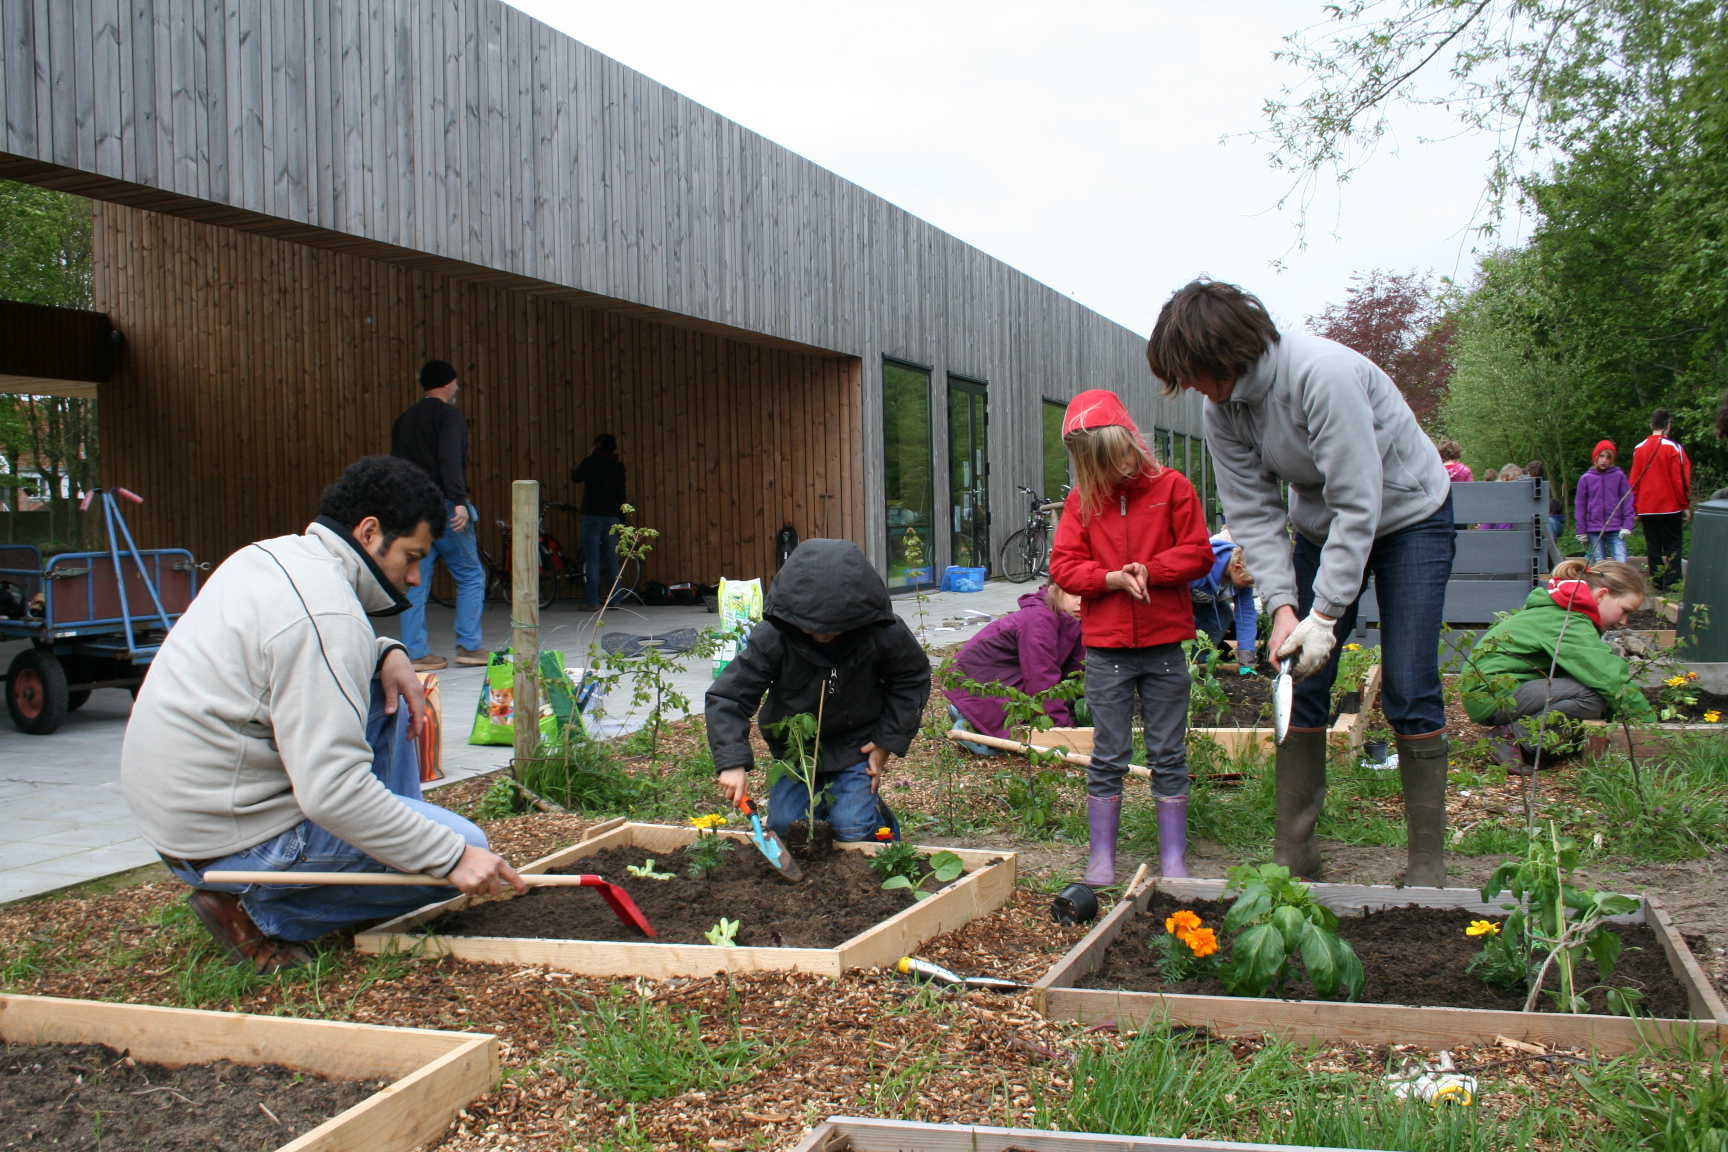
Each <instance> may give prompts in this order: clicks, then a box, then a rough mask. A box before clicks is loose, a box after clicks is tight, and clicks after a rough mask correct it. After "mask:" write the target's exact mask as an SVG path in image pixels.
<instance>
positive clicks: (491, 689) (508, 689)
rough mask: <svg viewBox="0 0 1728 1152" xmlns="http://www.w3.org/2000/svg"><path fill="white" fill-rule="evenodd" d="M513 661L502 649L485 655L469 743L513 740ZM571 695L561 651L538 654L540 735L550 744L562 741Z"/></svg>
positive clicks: (568, 716) (567, 720)
mask: <svg viewBox="0 0 1728 1152" xmlns="http://www.w3.org/2000/svg"><path fill="white" fill-rule="evenodd" d="M515 682H516V662H515V657H514V655H513V654H512V653H511V652H510V651H509V650H508V649H506V650H505V651H503V652H493V653H492V654H491V655H490V656H488V657H487V661H486V679H485V682H484V683H482V684H481V686H480V700H479V703H478V704H477V705H476V706H475V709H474V728H473V731H471V732H470V733H469V735H468V743H470V744H514V743H515V742H516V727H515V724H516V692H515V687H516V683H515ZM575 703H576V699H575V695H574V693H573V692H572V691H571V685H570V678H569V677H568V676H567V675H566V674H565V672H564V654H563V653H562V652H554V651H545V652H542V653H540V737H541V739H543V740H546V741H549V742H551V743H553V744H558V743H561V742H562V741H563V738H564V730H565V728H566V727H568V725H569V724H570V715H571V713H572V712H573V711H574V710H575Z"/></svg>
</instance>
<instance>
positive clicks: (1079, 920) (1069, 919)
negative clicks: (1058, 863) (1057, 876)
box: [1050, 884, 1098, 924]
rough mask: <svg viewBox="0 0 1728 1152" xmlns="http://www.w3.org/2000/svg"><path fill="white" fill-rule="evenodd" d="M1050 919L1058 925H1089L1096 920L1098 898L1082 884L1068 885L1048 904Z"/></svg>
mask: <svg viewBox="0 0 1728 1152" xmlns="http://www.w3.org/2000/svg"><path fill="white" fill-rule="evenodd" d="M1050 917H1051V919H1053V920H1055V921H1056V923H1058V924H1090V923H1091V922H1092V921H1094V920H1096V919H1097V918H1098V896H1097V894H1096V893H1094V892H1093V891H1092V889H1090V888H1088V887H1086V885H1084V884H1070V885H1068V887H1066V888H1064V889H1062V892H1061V894H1060V895H1058V896H1057V897H1056V899H1055V900H1053V901H1051V902H1050Z"/></svg>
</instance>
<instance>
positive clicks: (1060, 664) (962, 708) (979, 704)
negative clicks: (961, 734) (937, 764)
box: [943, 584, 1086, 756]
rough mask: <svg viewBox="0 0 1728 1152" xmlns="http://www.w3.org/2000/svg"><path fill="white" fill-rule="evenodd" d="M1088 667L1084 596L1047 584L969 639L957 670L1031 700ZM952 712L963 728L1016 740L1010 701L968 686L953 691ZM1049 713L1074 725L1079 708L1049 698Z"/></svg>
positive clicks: (986, 751) (990, 751) (989, 751)
mask: <svg viewBox="0 0 1728 1152" xmlns="http://www.w3.org/2000/svg"><path fill="white" fill-rule="evenodd" d="M1085 663H1086V646H1085V645H1084V644H1083V643H1081V640H1080V597H1078V596H1076V595H1074V594H1073V593H1072V592H1064V591H1062V589H1060V588H1058V587H1056V585H1054V584H1046V585H1044V587H1042V588H1040V589H1038V590H1037V591H1036V592H1028V593H1026V594H1025V595H1024V596H1022V597H1020V610H1019V611H1017V612H1010V613H1009V614H1008V615H1006V616H1004V617H1002V618H1001V619H1000V620H993V621H991V622H990V623H988V624H986V625H985V626H984V627H983V629H982V630H981V631H980V632H979V633H978V635H976V636H974V637H972V639H970V640H968V641H966V643H965V645H964V646H963V647H961V649H960V655H959V656H958V657H956V658H955V661H954V667H955V668H956V669H957V670H958V671H959V672H960V673H961V674H962V675H964V676H965V677H966V678H967V679H969V680H971V681H973V682H974V683H976V684H1006V685H1007V686H1008V687H1010V688H1017V689H1019V690H1020V691H1021V692H1024V693H1026V694H1027V695H1029V696H1032V695H1036V694H1037V693H1039V692H1043V691H1045V690H1046V689H1049V688H1053V687H1055V686H1056V685H1057V684H1060V683H1061V682H1062V680H1063V678H1064V677H1066V676H1067V675H1068V674H1069V673H1070V672H1077V671H1079V670H1080V669H1081V668H1082V667H1084V666H1085ZM943 695H944V696H946V697H948V710H949V713H950V715H951V716H952V717H954V718H955V719H956V720H957V721H958V722H960V724H959V726H960V727H962V728H966V729H968V730H969V731H972V732H982V733H984V734H985V735H986V736H1000V737H1002V738H1004V739H1011V738H1012V737H1010V736H1009V734H1008V725H1007V715H1006V713H1005V712H1004V711H1003V704H1004V703H1005V702H1006V698H1005V697H1002V696H979V695H977V694H975V693H972V692H968V691H967V690H966V689H964V688H950V689H948V690H947V691H945V692H944V693H943ZM1044 711H1045V713H1046V714H1048V715H1049V717H1050V719H1051V720H1054V721H1055V722H1056V726H1057V727H1058V728H1072V727H1073V726H1074V710H1073V707H1072V706H1071V705H1070V704H1069V703H1068V701H1066V700H1047V701H1045V703H1044ZM967 748H969V749H971V750H972V751H974V752H977V753H979V754H980V755H984V756H994V755H996V749H994V748H990V747H986V746H985V745H983V744H968V745H967Z"/></svg>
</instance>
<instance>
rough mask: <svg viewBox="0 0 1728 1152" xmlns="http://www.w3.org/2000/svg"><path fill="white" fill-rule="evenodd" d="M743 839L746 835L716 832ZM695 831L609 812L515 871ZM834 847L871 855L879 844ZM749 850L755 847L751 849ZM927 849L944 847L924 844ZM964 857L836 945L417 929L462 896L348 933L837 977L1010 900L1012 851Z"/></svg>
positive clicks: (573, 967)
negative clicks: (926, 889) (933, 888)
mask: <svg viewBox="0 0 1728 1152" xmlns="http://www.w3.org/2000/svg"><path fill="white" fill-rule="evenodd" d="M720 834H721V835H723V836H730V837H731V838H733V839H734V840H738V841H741V842H742V843H741V846H742V847H746V848H748V847H749V840H750V837H749V834H748V833H744V832H737V831H722V832H721V833H720ZM695 838H696V830H695V829H693V828H677V827H672V826H670V825H664V824H635V823H628V822H623V821H613V822H608V823H607V824H601V825H597V826H595V827H594V828H591V829H589V830H588V832H587V834H586V835H585V838H584V839H583V840H582V841H581V842H580V843H578V844H576V845H574V846H572V847H569V848H565V849H562V850H560V851H558V852H554V853H552V854H551V855H550V856H544V857H541V858H540V859H539V860H536V861H534V862H533V863H532V864H529V865H527V866H525V867H524V868H523V869H522V871H523V872H527V873H534V872H547V871H550V870H552V869H554V868H563V867H567V866H569V865H572V864H575V863H576V862H577V861H579V860H582V859H585V858H586V857H589V856H593V855H595V854H596V853H599V852H603V851H605V850H606V849H608V848H632V847H634V848H643V849H646V850H648V851H651V852H662V853H664V852H674V851H677V850H678V849H680V848H683V847H684V846H685V845H686V844H689V843H690V842H691V841H692V840H694V839H695ZM840 847H842V848H845V849H849V850H855V851H859V852H864V853H867V854H871V855H873V854H875V853H876V852H877V851H878V850H879V848H880V847H881V846H880V845H878V844H874V843H871V844H843V845H840ZM750 850H751V851H754V849H750ZM921 850H922V851H926V852H940V851H944V849H940V848H926V849H921ZM946 851H950V852H953V853H954V854H955V855H956V856H959V857H960V861H961V863H962V864H964V865H965V866H966V873H965V874H964V875H963V876H961V877H960V879H958V880H956V881H954V882H953V883H952V884H949V885H947V886H946V887H945V888H942V889H941V890H939V891H938V892H936V893H935V894H934V895H933V896H931V897H930V898H929V899H927V900H920V901H919V902H918V903H916V904H914V905H913V906H912V907H910V908H906V909H904V910H902V911H900V912H898V913H896V914H895V915H893V916H891V917H889V918H888V919H886V920H884V921H882V922H881V923H880V924H877V925H875V926H874V927H872V928H870V929H868V930H866V931H864V932H861V933H859V934H858V935H857V936H854V937H853V938H852V939H850V940H847V941H846V942H845V943H843V944H841V945H840V946H839V947H836V948H717V947H714V946H712V945H708V944H659V943H650V942H646V941H633V940H542V939H519V938H513V937H502V936H438V935H433V934H417V933H415V932H414V929H415V928H417V927H419V926H420V925H422V924H426V923H428V922H430V921H432V920H434V919H436V918H437V917H438V916H439V915H440V914H442V913H444V912H450V911H455V910H457V909H460V908H464V907H466V906H467V904H468V899H469V898H468V897H466V896H458V897H456V898H455V899H453V900H444V901H440V902H438V903H436V904H429V905H427V906H426V907H424V908H421V909H419V910H418V911H416V912H411V913H409V914H408V915H406V916H400V917H397V918H396V919H395V920H391V921H389V922H387V923H384V924H380V925H378V926H377V927H376V928H373V929H371V930H369V931H366V932H361V933H358V934H356V935H355V937H354V948H355V950H356V951H358V952H362V953H365V954H368V955H379V954H382V953H386V952H391V951H396V950H403V951H406V950H409V949H413V948H418V947H422V946H423V947H424V948H425V949H426V950H427V951H428V952H431V953H434V954H439V955H448V956H455V957H457V958H458V959H462V960H479V961H482V962H485V963H492V964H514V965H517V966H522V965H543V966H545V967H548V968H557V969H560V970H562V971H565V972H579V973H581V974H583V975H585V976H651V977H666V976H708V975H712V974H713V973H715V972H719V971H730V972H762V971H792V972H820V973H822V974H824V975H827V976H839V975H840V974H841V973H843V972H844V971H845V970H846V969H848V968H872V967H883V966H888V965H892V964H894V963H895V962H896V961H897V960H899V959H900V957H902V956H906V955H910V954H911V953H912V952H913V951H915V950H916V949H917V948H918V946H919V945H921V944H923V943H924V942H925V941H926V940H929V939H931V938H932V937H934V936H939V935H941V934H942V933H944V932H951V931H953V930H954V929H956V928H960V927H963V926H965V925H966V924H969V923H971V922H972V921H973V920H975V919H977V918H978V917H980V916H983V915H986V914H988V913H990V912H994V911H995V910H996V909H998V908H1000V907H1001V906H1002V905H1003V904H1005V903H1007V901H1008V899H1009V897H1010V896H1012V895H1013V892H1014V881H1015V877H1016V865H1015V855H1014V853H1012V852H978V851H972V850H968V849H964V848H950V849H946Z"/></svg>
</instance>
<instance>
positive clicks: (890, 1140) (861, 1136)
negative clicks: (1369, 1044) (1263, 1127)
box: [792, 1116, 1308, 1152]
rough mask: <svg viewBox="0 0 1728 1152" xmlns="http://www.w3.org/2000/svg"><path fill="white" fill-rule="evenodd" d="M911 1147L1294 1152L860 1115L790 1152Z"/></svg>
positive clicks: (940, 1151) (818, 1131)
mask: <svg viewBox="0 0 1728 1152" xmlns="http://www.w3.org/2000/svg"><path fill="white" fill-rule="evenodd" d="M913 1148H916V1149H918V1152H1260V1150H1264V1152H1274V1150H1276V1152H1286V1150H1288V1152H1296V1149H1295V1147H1294V1146H1293V1145H1290V1144H1238V1143H1233V1142H1230V1141H1226V1140H1178V1139H1173V1138H1172V1139H1166V1138H1163V1137H1158V1136H1108V1135H1102V1134H1099V1133H1095V1132H1051V1131H1048V1130H1043V1129H1038V1128H993V1127H990V1126H988V1125H984V1124H920V1123H917V1122H915V1121H911V1120H870V1119H865V1118H863V1117H859V1116H830V1117H828V1119H826V1120H824V1121H822V1123H820V1124H818V1125H816V1127H815V1128H814V1129H813V1130H812V1131H811V1133H810V1135H808V1136H806V1137H804V1139H803V1141H802V1142H800V1143H799V1145H798V1146H797V1147H796V1148H794V1149H793V1150H792V1152H907V1150H908V1149H913ZM1304 1152H1308V1150H1304Z"/></svg>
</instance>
